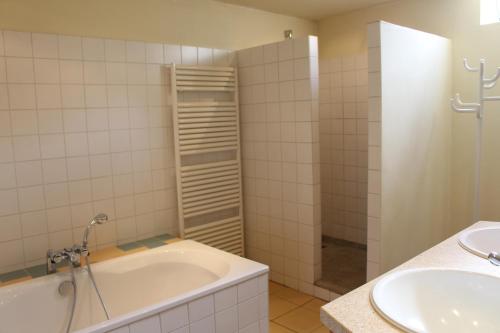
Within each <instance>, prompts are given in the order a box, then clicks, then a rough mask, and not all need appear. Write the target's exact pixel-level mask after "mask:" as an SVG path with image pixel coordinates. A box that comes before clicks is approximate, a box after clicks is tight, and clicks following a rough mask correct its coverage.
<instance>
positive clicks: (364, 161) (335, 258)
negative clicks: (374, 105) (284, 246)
mask: <svg viewBox="0 0 500 333" xmlns="http://www.w3.org/2000/svg"><path fill="white" fill-rule="evenodd" d="M319 83H320V84H319V118H320V127H319V134H320V140H319V145H320V166H321V223H322V245H321V254H322V256H321V261H322V275H321V279H319V280H318V281H316V284H317V285H319V286H321V287H323V288H326V289H329V290H331V291H333V292H335V293H338V294H344V293H346V292H349V291H351V290H353V289H355V288H357V287H359V286H361V285H362V284H364V283H365V282H366V259H367V254H366V253H367V248H366V243H367V194H368V56H367V54H366V53H360V54H356V55H350V56H341V57H335V58H330V59H328V58H324V59H323V58H322V59H320V60H319Z"/></svg>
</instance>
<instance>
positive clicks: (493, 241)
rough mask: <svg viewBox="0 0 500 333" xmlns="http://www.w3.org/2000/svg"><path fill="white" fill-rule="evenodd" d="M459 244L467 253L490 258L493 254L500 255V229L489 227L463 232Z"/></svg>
mask: <svg viewBox="0 0 500 333" xmlns="http://www.w3.org/2000/svg"><path fill="white" fill-rule="evenodd" d="M458 243H459V244H460V245H461V246H462V247H463V248H464V249H466V250H467V251H469V252H471V253H473V254H475V255H477V256H480V257H482V258H488V254H490V253H491V252H496V253H500V227H487V228H480V229H473V230H466V231H464V232H462V234H461V235H460V237H459V238H458Z"/></svg>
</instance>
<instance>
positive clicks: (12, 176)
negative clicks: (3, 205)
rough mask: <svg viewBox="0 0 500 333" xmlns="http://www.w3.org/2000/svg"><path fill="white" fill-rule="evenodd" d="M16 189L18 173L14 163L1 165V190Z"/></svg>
mask: <svg viewBox="0 0 500 333" xmlns="http://www.w3.org/2000/svg"><path fill="white" fill-rule="evenodd" d="M14 187H16V172H15V166H14V164H13V163H2V164H0V189H2V190H5V189H10V188H14Z"/></svg>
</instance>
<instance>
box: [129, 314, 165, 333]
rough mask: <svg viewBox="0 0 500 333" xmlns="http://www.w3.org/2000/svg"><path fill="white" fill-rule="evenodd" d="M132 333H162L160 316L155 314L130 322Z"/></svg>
mask: <svg viewBox="0 0 500 333" xmlns="http://www.w3.org/2000/svg"><path fill="white" fill-rule="evenodd" d="M130 333H161V327H160V318H159V317H158V316H153V317H149V318H146V319H143V320H141V321H138V322H135V323H133V324H130Z"/></svg>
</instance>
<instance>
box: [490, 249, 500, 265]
mask: <svg viewBox="0 0 500 333" xmlns="http://www.w3.org/2000/svg"><path fill="white" fill-rule="evenodd" d="M488 260H489V262H490V263H492V264H493V265H495V266H500V255H499V254H498V253H496V252H491V253H490V254H489V255H488Z"/></svg>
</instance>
